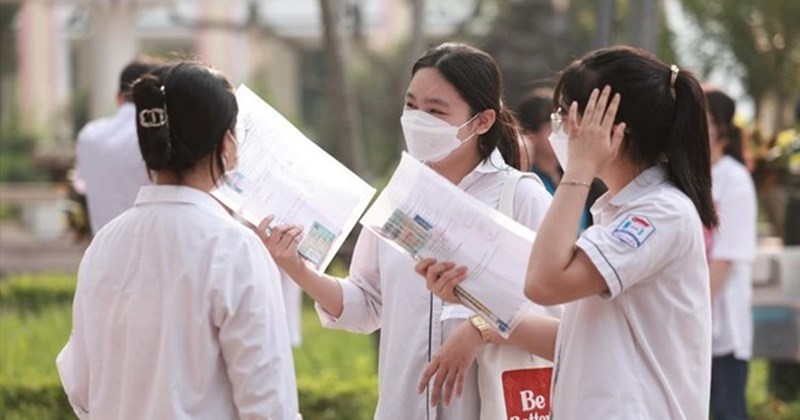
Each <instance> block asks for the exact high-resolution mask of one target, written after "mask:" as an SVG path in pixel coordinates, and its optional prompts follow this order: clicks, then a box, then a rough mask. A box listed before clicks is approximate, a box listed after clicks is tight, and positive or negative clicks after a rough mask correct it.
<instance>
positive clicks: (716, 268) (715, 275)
mask: <svg viewBox="0 0 800 420" xmlns="http://www.w3.org/2000/svg"><path fill="white" fill-rule="evenodd" d="M708 269H709V270H708V271H709V274H710V277H711V300H712V301H713V300H714V298H715V297H716V296H717V293H719V291H720V290H722V288H723V287H724V286H725V280H726V279H727V278H728V271H730V269H731V262H730V260H710V261H709V264H708Z"/></svg>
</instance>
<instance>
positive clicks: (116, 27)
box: [89, 2, 139, 118]
mask: <svg viewBox="0 0 800 420" xmlns="http://www.w3.org/2000/svg"><path fill="white" fill-rule="evenodd" d="M131 3H132V2H93V3H92V4H93V5H92V6H91V16H92V21H91V30H90V35H89V45H90V55H91V71H92V78H91V79H92V85H91V87H90V92H89V99H90V104H91V105H90V116H91V118H98V117H102V116H106V115H108V114H110V113H112V112H113V111H114V109H115V108H116V103H115V98H116V94H117V92H118V91H119V75H120V73H121V72H122V69H123V68H125V65H126V64H128V62H130V61H131V60H133V59H134V58H135V57H136V55H137V53H138V48H139V40H138V38H137V34H136V18H137V13H136V12H137V9H136V6H135V5H133V4H131Z"/></svg>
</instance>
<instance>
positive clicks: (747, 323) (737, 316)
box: [709, 156, 757, 360]
mask: <svg viewBox="0 0 800 420" xmlns="http://www.w3.org/2000/svg"><path fill="white" fill-rule="evenodd" d="M711 178H712V180H713V183H712V193H713V196H714V204H715V205H716V208H717V214H718V215H719V226H718V227H717V229H716V230H714V231H713V232H712V235H711V247H710V250H709V259H710V260H727V261H730V262H731V265H730V270H729V271H728V276H727V278H726V279H725V282H724V284H723V286H722V288H721V289H720V290H719V292H718V293H717V296H715V298H714V302H712V312H711V313H712V317H711V319H712V322H713V326H714V329H713V351H714V356H724V355H727V354H731V353H733V356H734V357H735V358H737V359H739V360H747V359H749V358H750V355H751V354H752V350H753V317H752V315H751V309H750V305H751V297H752V284H753V283H752V280H753V261H754V260H755V256H756V241H757V239H756V238H757V233H756V217H757V204H756V190H755V186H754V185H753V179H752V178H751V177H750V173H749V172H748V171H747V168H745V167H744V165H742V164H741V163H739V162H737V161H736V160H735V159H733V158H732V157H730V156H723V157H722V158H721V159H720V160H719V161H717V163H716V164H714V166H713V168H712V169H711Z"/></svg>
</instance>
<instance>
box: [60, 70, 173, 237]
mask: <svg viewBox="0 0 800 420" xmlns="http://www.w3.org/2000/svg"><path fill="white" fill-rule="evenodd" d="M156 65H157V63H156V62H155V61H153V60H150V59H146V58H142V59H138V60H135V61H133V62H131V63H129V64H128V65H127V66H125V68H124V69H123V70H122V73H121V74H120V77H119V91H118V92H117V104H118V105H119V108H117V112H116V113H115V114H114V115H113V116H111V117H108V118H101V119H97V120H94V121H91V122H89V123H88V124H86V126H84V127H83V128H82V129H81V131H80V132H79V133H78V143H77V146H76V151H75V159H76V163H75V166H76V174H75V178H74V180H73V183H74V184H75V189H76V190H78V191H82V192H83V193H84V194H85V196H86V207H87V210H88V213H89V225H90V228H91V232H92V233H93V234H96V233H97V232H99V231H100V229H102V228H103V226H105V225H106V224H107V223H108V222H110V221H111V219H113V218H115V217H117V216H119V215H120V214H122V212H124V211H125V210H127V209H129V208H130V207H131V206H133V202H134V201H135V200H136V194H137V193H138V192H139V188H141V187H142V186H144V185H150V179H149V178H148V175H147V167H146V166H145V163H144V160H143V159H142V154H141V152H140V151H139V143H138V141H137V138H136V116H135V113H136V109H135V106H134V104H133V101H132V99H131V85H132V84H133V82H134V81H135V80H136V79H138V78H140V77H142V76H143V75H145V74H147V73H149V72H151V71H152V70H153V69H155V67H156Z"/></svg>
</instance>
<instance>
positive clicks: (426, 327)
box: [260, 43, 550, 420]
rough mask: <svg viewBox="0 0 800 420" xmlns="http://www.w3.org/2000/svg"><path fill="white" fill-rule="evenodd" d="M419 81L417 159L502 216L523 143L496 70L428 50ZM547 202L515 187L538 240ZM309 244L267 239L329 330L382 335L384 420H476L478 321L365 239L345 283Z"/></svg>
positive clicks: (519, 207) (477, 54) (394, 254)
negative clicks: (327, 272)
mask: <svg viewBox="0 0 800 420" xmlns="http://www.w3.org/2000/svg"><path fill="white" fill-rule="evenodd" d="M411 74H412V77H411V82H410V84H409V86H408V91H407V93H406V98H405V109H404V111H403V115H402V117H401V119H400V120H401V124H402V127H403V134H404V136H405V140H406V146H407V147H408V151H409V153H410V154H411V155H412V156H414V157H416V158H417V159H419V160H421V161H423V162H425V163H426V164H428V165H429V166H430V167H431V168H433V169H434V170H435V171H436V172H438V173H439V174H440V175H442V176H443V177H445V178H446V179H448V180H449V181H450V182H453V183H454V184H456V185H457V186H458V187H459V188H461V189H463V190H464V191H465V192H466V193H467V194H470V195H472V196H473V197H475V198H477V199H478V200H480V201H482V202H484V203H486V204H487V205H489V206H491V207H495V208H497V206H498V204H499V201H500V192H501V189H502V187H503V185H504V184H505V182H506V181H507V180H509V179H511V178H512V177H514V176H515V174H517V173H518V172H517V170H516V169H515V168H516V167H518V165H519V148H518V143H517V139H518V136H519V133H518V129H517V123H516V121H515V119H514V118H513V116H512V115H511V114H510V113H509V111H508V110H507V109H506V108H505V107H504V106H503V105H502V100H501V91H502V84H501V79H500V74H499V71H498V68H497V65H496V63H495V61H494V60H493V59H492V58H491V57H490V56H489V55H488V54H486V53H484V52H482V51H480V50H477V49H475V48H473V47H470V46H467V45H463V44H453V43H447V44H442V45H440V46H438V47H436V48H433V49H431V50H429V51H427V52H426V53H425V54H424V55H423V56H422V57H421V58H420V59H419V60H418V61H417V62H416V63H415V65H414V67H413V69H412V71H411ZM549 203H550V195H549V194H548V193H547V191H545V189H544V188H543V187H542V186H541V185H540V184H538V183H536V182H535V181H532V180H530V179H523V180H520V182H519V183H518V184H517V190H516V192H515V197H514V206H513V207H514V215H515V217H516V219H517V221H518V222H520V223H522V224H524V225H526V226H529V227H531V228H532V229H536V228H537V227H538V225H539V222H540V221H541V218H542V217H543V216H544V213H545V210H546V209H547V206H548V205H549ZM269 221H270V220H265V221H264V222H263V223H262V224H261V226H260V227H261V230H262V231H264V230H265V228H266V226H267V225H268V223H269ZM301 234H302V233H301V231H300V229H299V228H297V227H294V226H276V227H275V228H274V229H272V232H271V234H270V235H266V234H263V240H264V242H265V243H266V245H267V248H268V249H269V250H270V252H271V253H272V255H273V256H274V257H275V260H276V261H277V263H278V265H279V266H280V267H281V268H282V269H283V270H284V271H285V272H286V273H287V274H289V276H290V277H292V278H293V279H294V280H295V281H296V282H297V283H298V284H299V285H300V286H301V287H302V288H303V289H304V290H305V291H306V292H307V293H308V294H309V295H310V296H311V297H312V298H313V299H314V300H315V301H316V308H317V312H318V314H319V316H320V319H321V321H322V323H323V324H324V325H325V326H326V327H330V328H340V329H345V330H348V331H352V332H357V333H371V332H373V331H375V330H377V329H378V328H380V329H381V342H380V350H379V387H380V388H379V391H380V393H379V400H378V407H377V409H376V413H375V418H376V419H379V420H388V419H398V420H400V419H403V420H405V419H439V420H448V419H477V418H479V413H480V409H481V401H480V397H479V396H478V389H477V388H478V386H477V379H476V369H475V367H474V364H473V360H474V359H475V355H476V353H477V352H478V351H479V349H480V347H481V345H482V344H483V336H482V335H481V333H480V331H479V330H478V329H477V328H476V326H473V324H472V323H471V321H470V320H469V318H470V316H471V315H472V313H471V311H469V310H467V309H466V308H464V307H462V306H460V305H450V304H445V303H444V302H442V301H441V300H440V299H439V298H436V297H435V296H434V295H432V294H431V293H430V292H428V291H427V290H426V289H425V285H424V284H423V283H422V282H419V281H416V277H417V274H415V272H414V269H415V264H414V261H413V260H412V259H411V258H410V257H409V256H408V255H407V254H405V253H402V252H399V251H397V250H396V248H395V247H393V246H392V245H389V244H386V243H384V242H383V241H381V240H380V239H379V238H378V237H377V236H375V235H374V234H373V233H372V232H370V231H369V230H367V229H364V230H362V232H361V235H360V236H359V238H358V242H357V243H356V247H355V250H354V253H353V258H352V262H351V264H350V269H349V276H348V278H347V279H335V278H331V277H329V276H324V275H319V274H317V273H316V272H314V271H313V270H312V269H310V268H309V267H307V266H306V265H305V264H304V263H303V262H302V261H301V260H300V258H299V256H298V254H297V250H296V247H297V243H298V241H299V239H300V235H301ZM539 309H541V308H539ZM541 310H542V311H544V310H543V309H541ZM431 360H434V361H435V363H436V364H437V366H440V369H441V372H442V375H440V376H437V379H436V381H435V382H434V386H433V387H425V384H423V385H422V387H421V390H420V392H419V393H418V387H419V385H420V373H421V372H422V370H423V368H424V367H425V365H426V363H427V362H429V361H431ZM442 386H445V387H447V388H449V389H453V388H458V389H459V390H460V391H461V392H462V393H463V395H464V397H463V398H461V399H459V400H455V401H450V400H449V397H448V398H447V399H445V400H444V401H442V400H441V399H440V398H439V393H440V390H441V387H442Z"/></svg>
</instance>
